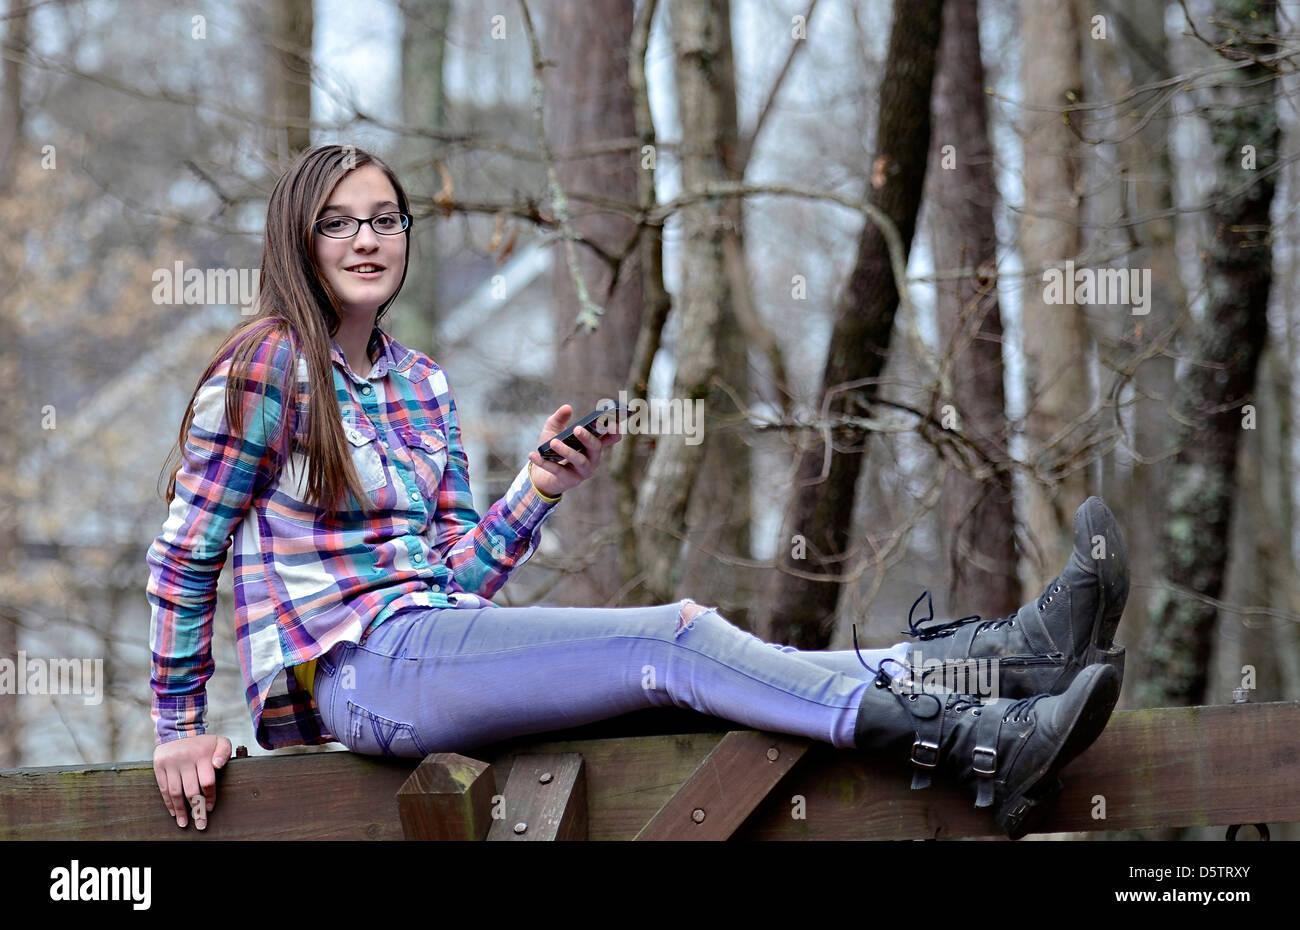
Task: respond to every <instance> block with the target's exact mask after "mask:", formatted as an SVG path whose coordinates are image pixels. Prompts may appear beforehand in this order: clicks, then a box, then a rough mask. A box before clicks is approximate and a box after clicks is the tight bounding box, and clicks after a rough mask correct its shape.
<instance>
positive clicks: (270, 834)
mask: <svg viewBox="0 0 1300 930" xmlns="http://www.w3.org/2000/svg"><path fill="white" fill-rule="evenodd" d="M656 730H658V731H660V732H655V731H656ZM473 756H474V758H469V757H466V756H460V755H455V754H437V755H431V756H429V757H427V758H425V759H423V760H418V759H394V758H376V757H370V756H361V755H357V754H354V753H350V752H323V753H322V752H316V753H305V754H293V755H286V754H278V755H269V756H252V757H243V758H232V759H231V760H230V761H229V762H228V763H227V764H226V766H225V768H224V769H222V770H220V771H219V773H218V778H217V805H216V808H215V810H214V811H213V813H212V816H211V819H210V820H209V825H208V828H207V829H206V830H205V831H203V832H201V833H200V832H198V831H196V830H195V829H194V826H193V824H192V823H191V824H190V825H189V826H187V827H186V828H185V829H184V830H182V829H179V828H178V827H177V826H176V823H175V821H174V820H173V819H172V818H170V817H169V816H168V815H167V812H166V809H165V808H164V807H163V804H162V799H161V797H160V796H159V792H158V787H157V784H156V782H155V780H154V774H153V766H152V764H151V763H150V762H126V763H118V764H111V765H89V766H74V767H44V768H19V769H8V770H3V771H0V840H24V839H41V840H167V839H171V840H180V841H190V842H195V841H198V842H202V841H204V840H207V839H222V840H268V839H277V840H316V839H319V840H326V839H329V840H354V839H374V840H400V839H462V840H464V839H487V840H555V839H591V840H631V839H646V840H650V839H673V840H679V839H707V840H721V839H747V840H845V839H864V840H865V839H919V838H942V837H953V838H956V837H976V836H998V835H999V834H998V831H997V829H996V827H995V825H994V824H993V822H992V817H991V815H990V814H989V813H987V812H986V811H978V810H976V809H975V808H974V807H973V806H972V805H973V801H972V798H971V797H970V796H969V795H967V794H965V793H964V792H963V791H962V789H961V788H960V787H959V786H956V785H954V784H952V783H951V782H949V781H946V780H944V779H942V778H937V779H936V781H935V784H934V785H933V787H931V788H929V789H926V790H923V791H912V790H910V788H909V783H910V773H909V766H908V763H907V762H906V760H892V759H884V758H880V757H877V756H875V755H869V754H866V753H860V752H856V751H853V750H845V749H835V748H834V747H831V746H829V745H827V744H825V743H819V742H814V741H810V740H807V739H802V738H797V737H791V736H785V735H781V734H774V733H765V732H760V731H756V730H737V729H734V724H729V723H726V722H725V721H719V720H715V719H714V718H709V717H703V716H701V715H697V714H691V713H689V712H683V711H676V709H666V711H646V712H642V714H640V715H637V714H633V715H629V716H628V717H625V718H619V719H618V720H615V721H605V722H604V723H603V724H600V725H593V726H592V727H584V728H579V729H577V730H570V731H564V732H562V733H553V734H544V735H542V736H540V737H530V738H527V739H520V740H513V741H510V742H508V743H501V744H497V745H496V746H493V747H488V748H485V749H483V750H480V751H476V752H474V753H473ZM1062 777H1063V780H1064V782H1065V790H1064V791H1063V792H1062V794H1061V796H1060V799H1059V801H1058V802H1057V804H1056V807H1055V809H1054V811H1053V813H1052V815H1051V816H1050V817H1049V818H1048V819H1047V821H1046V822H1045V823H1044V824H1043V827H1042V829H1043V830H1044V831H1045V832H1061V831H1080V830H1085V831H1098V830H1106V831H1109V830H1127V829H1142V828H1155V827H1181V826H1197V825H1199V826H1213V825H1219V826H1223V827H1225V828H1226V827H1228V826H1230V825H1234V824H1259V823H1263V824H1269V823H1272V824H1279V823H1291V822H1296V821H1300V703H1295V702H1290V703H1273V704H1230V705H1216V706H1209V707H1185V708H1163V709H1157V710H1136V711H1119V712H1117V713H1116V714H1115V715H1114V716H1113V717H1112V718H1111V721H1110V723H1109V725H1108V726H1107V728H1106V730H1105V732H1104V733H1102V735H1101V737H1100V738H1099V739H1098V740H1097V742H1096V743H1094V744H1093V745H1092V746H1091V747H1090V748H1089V749H1088V750H1087V752H1085V753H1084V754H1083V755H1082V756H1080V757H1079V758H1078V759H1076V760H1075V761H1074V762H1072V763H1071V764H1070V765H1069V766H1068V767H1066V769H1064V770H1063V772H1062Z"/></svg>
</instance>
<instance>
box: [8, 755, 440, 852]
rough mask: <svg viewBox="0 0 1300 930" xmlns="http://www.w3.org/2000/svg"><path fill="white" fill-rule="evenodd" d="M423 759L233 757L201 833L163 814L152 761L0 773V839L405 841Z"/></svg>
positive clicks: (222, 773) (219, 775)
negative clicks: (410, 795) (408, 787)
mask: <svg viewBox="0 0 1300 930" xmlns="http://www.w3.org/2000/svg"><path fill="white" fill-rule="evenodd" d="M415 764H416V760H414V759H383V758H377V757H373V756H360V755H357V754H355V753H351V752H317V753H304V754H295V755H280V756H250V757H246V758H242V759H241V758H232V759H231V760H230V761H229V762H227V763H226V764H225V766H224V767H223V768H221V769H219V770H218V772H217V804H216V807H215V808H214V809H213V811H212V816H211V817H210V818H209V819H208V827H207V829H206V830H204V831H203V832H202V833H200V832H199V831H198V830H196V829H194V823H193V820H192V819H190V818H186V819H187V821H188V825H187V826H186V827H185V829H181V828H180V827H178V826H176V820H175V818H173V817H171V816H169V815H168V813H167V809H166V808H165V807H164V806H163V800H162V795H161V794H160V793H159V791H158V783H157V781H156V780H155V778H154V773H153V764H152V763H151V762H128V763H121V764H110V765H86V766H76V767H61V766H52V767H40V768H21V769H9V770H6V771H0V840H14V839H40V840H201V839H204V838H208V837H211V838H212V839H219V840H342V839H348V840H365V839H373V840H400V839H401V838H402V828H401V824H400V822H399V820H398V816H397V802H396V799H395V796H396V793H397V789H398V788H400V787H401V786H402V783H403V782H404V781H406V778H407V776H409V775H410V774H411V770H412V769H413V768H414V767H415Z"/></svg>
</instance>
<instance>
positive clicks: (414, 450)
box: [147, 145, 1127, 835]
mask: <svg viewBox="0 0 1300 930" xmlns="http://www.w3.org/2000/svg"><path fill="white" fill-rule="evenodd" d="M410 234H411V218H410V210H409V207H408V204H407V197H406V192H405V191H404V190H403V189H402V185H401V184H400V182H399V181H398V179H397V177H396V176H395V175H394V173H393V172H392V170H390V169H389V167H388V166H387V165H385V164H384V163H383V162H382V161H380V160H379V159H378V158H376V157H374V156H373V155H370V154H368V153H366V152H363V151H360V150H357V149H355V148H352V147H350V146H349V147H344V146H338V145H327V146H321V147H318V148H315V149H312V150H311V151H308V152H306V153H305V154H303V155H302V156H301V157H300V158H299V159H298V160H297V162H296V163H295V164H294V165H293V167H292V168H290V169H289V171H288V172H287V173H286V174H285V175H284V177H283V178H281V179H280V181H279V182H278V183H277V185H276V187H275V190H274V191H273V192H272V194H271V199H270V203H269V206H268V210H267V223H266V241H265V246H264V252H263V258H262V268H261V284H260V288H261V290H260V295H259V299H258V305H259V306H258V312H257V313H256V315H255V316H253V317H251V318H250V319H249V320H247V321H245V322H242V323H241V324H240V325H239V326H238V327H237V328H236V330H235V331H234V332H233V333H231V335H230V336H229V337H228V338H227V339H226V340H225V342H224V343H223V345H222V346H221V347H220V349H219V350H218V351H217V353H216V357H215V358H214V360H213V361H212V363H211V364H209V366H208V368H207V370H206V371H205V372H204V374H203V377H201V378H200V379H199V384H198V386H197V387H196V389H195V391H194V394H193V395H192V396H191V407H190V410H189V411H188V412H187V414H186V417H185V419H184V422H183V423H182V424H181V429H180V436H179V442H178V444H179V446H180V448H181V449H182V450H183V452H182V457H181V462H180V464H179V465H177V467H176V469H175V470H174V471H173V472H172V475H171V480H170V482H169V484H168V487H167V499H168V501H169V504H170V509H169V513H168V518H167V521H166V523H165V524H164V526H163V529H162V532H161V533H160V534H159V536H158V537H157V539H155V540H154V542H153V545H152V546H151V547H150V550H149V553H148V556H147V561H148V564H149V568H150V580H149V584H148V589H147V595H148V600H149V603H150V605H151V608H152V621H151V629H150V639H151V642H152V648H153V663H152V677H151V686H152V689H153V710H152V717H153V721H154V725H155V730H156V736H157V741H158V744H157V748H156V750H155V753H154V771H155V774H156V776H157V780H158V788H159V790H160V792H161V793H162V797H163V802H164V804H165V805H166V807H167V810H168V813H169V814H171V815H172V816H174V817H175V818H176V822H177V824H178V825H179V826H181V827H184V826H185V825H186V822H187V821H186V804H187V801H188V803H189V805H190V807H191V808H192V815H193V817H194V819H195V823H196V826H197V827H198V829H204V827H205V826H206V818H207V811H209V810H212V809H213V806H214V802H215V787H214V785H215V776H214V769H216V768H220V767H221V766H222V765H224V764H225V762H226V760H227V759H229V757H230V752H231V746H230V741H229V740H228V739H226V738H225V737H217V736H214V735H208V734H207V733H206V728H205V725H204V712H205V709H206V700H205V691H204V689H205V685H206V682H207V680H208V678H209V677H210V676H211V675H212V672H213V663H212V650H211V638H212V624H213V619H214V616H213V615H214V608H215V605H216V585H217V577H218V575H219V574H220V572H221V568H222V566H223V564H224V563H225V558H226V551H227V549H228V548H229V547H230V546H231V544H232V543H233V544H234V575H235V581H234V585H235V604H236V615H235V623H236V630H237V649H238V653H239V662H240V668H241V671H242V673H243V678H244V684H245V698H246V700H247V701H248V706H249V709H250V711H251V713H252V720H253V727H254V732H255V734H256V738H257V741H258V743H259V744H260V745H262V746H263V747H265V748H267V749H274V748H277V747H281V746H292V745H301V744H317V743H325V742H330V741H334V740H337V741H338V742H341V743H342V744H343V745H344V746H346V747H347V748H349V749H351V750H353V751H355V752H362V753H371V754H384V755H401V756H412V757H421V756H424V755H426V754H428V753H431V752H442V751H466V750H470V749H473V748H474V747H475V746H479V745H483V744H486V743H491V742H496V741H499V740H502V739H506V738H509V737H513V736H518V735H521V734H528V733H537V732H543V731H548V730H555V729H562V728H567V727H573V726H577V725H580V724H584V723H589V722H592V721H595V720H599V719H602V718H607V717H613V716H616V715H620V714H624V713H628V712H630V711H634V710H638V709H641V708H647V707H656V706H665V705H675V706H678V707H690V708H694V709H695V710H697V711H700V712H702V713H705V714H712V715H714V716H718V717H723V718H726V719H730V720H735V721H737V722H739V723H741V724H743V725H746V726H750V727H755V728H759V729H766V730H774V731H780V732H786V733H792V734H799V735H803V736H807V737H810V738H812V739H817V740H822V741H825V742H829V743H831V744H833V745H835V746H838V747H861V748H867V747H870V748H877V749H890V750H904V749H908V747H911V748H910V750H909V751H910V753H911V756H912V760H913V762H915V763H916V765H917V766H918V776H917V781H916V782H915V784H916V786H918V787H920V786H923V785H924V784H925V783H927V782H928V776H927V775H926V774H923V773H927V772H928V771H929V770H930V769H931V768H933V767H935V766H936V765H938V764H939V763H940V762H941V761H943V762H947V763H948V764H949V766H950V767H953V768H955V769H956V770H957V775H958V778H959V779H962V780H965V781H967V782H968V783H970V785H971V786H972V787H973V788H975V789H976V793H977V797H978V804H977V806H989V805H992V804H996V810H995V813H996V815H997V819H998V822H999V823H1000V824H1001V825H1002V826H1003V828H1004V829H1006V830H1007V832H1009V833H1012V834H1013V835H1016V834H1017V833H1023V832H1025V830H1027V829H1028V828H1029V827H1030V826H1031V825H1032V823H1034V822H1036V818H1037V816H1039V815H1041V812H1042V810H1043V809H1045V808H1046V806H1047V804H1048V803H1049V802H1050V800H1051V799H1052V798H1053V797H1054V796H1055V792H1056V791H1057V790H1058V789H1059V782H1058V781H1057V779H1056V772H1057V770H1059V768H1060V767H1061V766H1063V765H1064V764H1065V763H1066V762H1068V761H1069V760H1070V759H1071V758H1073V756H1075V755H1077V754H1078V753H1079V752H1081V751H1082V750H1083V749H1084V748H1086V746H1087V745H1088V744H1089V743H1090V742H1091V741H1092V740H1093V739H1094V738H1095V737H1096V735H1097V733H1099V732H1100V730H1101V728H1102V727H1103V726H1104V725H1105V722H1106V719H1107V718H1108V716H1109V714H1110V711H1111V708H1112V707H1113V706H1114V703H1115V700H1116V698H1117V696H1118V690H1119V675H1118V674H1117V672H1116V670H1115V669H1113V668H1110V667H1108V666H1105V665H1090V664H1089V663H1091V662H1093V661H1094V660H1095V659H1097V658H1098V657H1099V655H1100V654H1099V652H1098V650H1099V649H1101V650H1104V649H1106V648H1107V647H1109V646H1110V645H1111V636H1112V635H1113V633H1114V628H1115V624H1116V623H1117V622H1118V619H1119V612H1120V611H1122V609H1123V595H1124V594H1126V593H1127V574H1126V569H1124V568H1123V566H1122V564H1121V563H1115V564H1114V565H1107V564H1102V565H1100V566H1098V565H1094V564H1092V562H1091V561H1090V560H1087V559H1086V553H1087V551H1088V549H1087V548H1086V547H1085V548H1084V549H1083V550H1082V551H1083V552H1084V553H1085V556H1084V557H1080V556H1079V553H1080V547H1079V545H1078V543H1077V542H1076V547H1075V550H1076V551H1075V557H1076V558H1084V560H1085V561H1084V562H1080V565H1079V567H1078V569H1077V570H1076V571H1075V574H1074V575H1070V574H1069V572H1070V570H1071V569H1074V568H1075V560H1076V559H1075V558H1072V562H1071V568H1068V569H1067V572H1066V573H1063V575H1062V576H1061V577H1060V578H1058V579H1057V580H1056V582H1054V585H1055V593H1053V591H1052V586H1049V589H1048V591H1045V592H1044V598H1046V601H1047V602H1051V601H1052V599H1053V597H1055V598H1056V603H1057V605H1058V606H1057V608H1056V610H1057V611H1060V610H1061V609H1062V605H1063V604H1065V605H1066V608H1065V613H1064V614H1062V615H1061V616H1059V617H1057V618H1056V619H1055V620H1053V616H1054V615H1053V613H1052V611H1051V610H1048V609H1047V606H1046V605H1045V604H1044V602H1043V600H1042V599H1040V601H1039V603H1038V604H1037V605H1034V604H1030V605H1026V607H1024V608H1022V609H1021V615H1024V616H1020V615H1018V616H1017V618H1009V619H1007V620H1002V621H997V622H995V623H987V622H986V623H982V624H978V626H971V624H972V623H973V622H974V621H977V620H978V617H972V618H964V619H963V620H962V621H958V622H957V623H954V624H948V625H947V626H945V627H944V628H942V629H935V628H932V629H929V630H924V629H921V628H919V627H916V626H915V625H914V626H913V633H914V634H915V635H919V636H921V637H922V639H923V640H924V641H925V642H927V643H929V644H930V645H928V646H927V647H926V648H928V649H929V650H930V653H928V655H934V656H936V657H937V656H938V650H936V647H935V644H938V643H945V642H947V643H949V644H950V645H951V646H952V648H951V649H950V650H949V652H951V654H952V657H967V656H974V657H984V658H985V659H992V660H993V661H994V662H995V663H996V660H997V658H998V657H999V656H1001V657H1002V658H1003V661H1004V662H1008V661H1010V660H1011V659H1014V658H1017V657H1018V658H1021V659H1023V658H1025V657H1026V656H1031V657H1037V658H1039V659H1041V658H1042V657H1043V656H1048V657H1049V658H1048V659H1047V660H1046V661H1045V662H1043V661H1039V662H1034V661H1030V662H1028V663H1021V666H1022V667H1020V668H1019V669H1016V668H1015V667H1014V666H1015V663H1014V662H1012V663H1011V669H1012V670H1011V671H1010V672H1004V674H1002V675H1001V677H1000V678H998V680H997V682H996V684H998V685H1000V687H1001V688H1002V689H1003V693H1009V694H1011V695H1012V696H1011V697H1002V698H998V699H997V700H981V699H980V698H977V697H975V696H973V695H968V694H940V695H938V696H936V695H935V694H934V693H919V692H918V690H917V689H916V688H915V687H914V686H915V684H916V683H915V682H914V681H912V679H911V678H910V677H909V676H908V675H907V674H906V665H905V663H906V661H907V659H908V649H909V646H908V644H907V643H898V644H896V645H895V646H894V647H893V648H891V649H887V650H872V651H865V652H863V653H861V654H860V656H861V657H859V653H857V652H856V651H852V650H845V651H839V652H807V651H799V650H796V649H794V648H792V647H788V646H781V645H777V644H769V643H764V642H763V641H761V640H760V639H758V638H757V637H755V636H753V635H751V634H749V633H746V632H744V631H743V630H740V629H739V628H737V627H735V626H733V625H732V624H731V623H729V622H728V621H727V620H725V619H724V618H723V617H722V616H721V615H719V614H718V612H717V611H716V610H715V609H712V608H706V607H702V606H700V605H697V604H695V603H694V602H693V601H690V600H686V601H681V602H679V603H674V604H665V605H661V606H654V607H638V608H622V609H590V608H583V609H576V608H566V607H514V608H507V607H498V606H497V605H495V604H493V603H492V601H491V600H490V598H491V597H492V595H493V594H495V593H496V591H497V590H499V589H500V588H501V586H502V585H503V584H504V583H505V582H506V580H507V579H508V578H509V576H510V573H511V572H512V571H513V570H514V569H515V568H516V567H518V566H519V565H521V564H522V563H523V562H524V561H525V560H526V559H527V558H528V557H529V556H530V555H531V554H532V552H533V551H534V549H535V548H536V546H537V543H538V540H539V538H540V531H541V526H542V524H543V522H545V520H546V518H547V517H548V516H549V515H550V514H551V512H552V511H553V509H554V508H555V507H556V506H557V504H558V503H559V501H560V500H561V498H562V495H564V494H565V493H566V492H569V491H572V490H573V489H574V488H576V487H577V486H578V485H579V484H581V483H582V482H583V481H585V480H586V479H587V478H589V477H591V475H592V474H593V472H594V471H595V469H596V468H597V467H599V465H600V461H601V455H602V452H603V450H604V448H605V447H607V446H608V445H609V444H611V443H613V442H616V441H618V439H619V436H618V434H617V431H615V432H613V433H610V434H608V435H605V436H604V437H597V436H595V435H593V434H592V433H590V432H589V431H586V430H578V431H577V432H576V436H577V438H579V439H580V440H581V442H582V446H583V448H582V449H581V450H575V449H571V448H569V446H567V445H566V444H564V443H557V444H556V448H557V449H558V451H559V453H560V454H561V456H562V457H563V459H564V461H563V462H561V463H553V462H550V461H547V460H545V459H543V458H542V457H541V456H539V455H538V454H537V452H536V451H532V452H530V453H529V456H528V458H529V462H528V463H527V464H526V465H525V466H524V467H523V468H521V470H520V471H519V473H518V474H517V475H516V476H515V479H514V481H513V483H512V484H511V485H510V488H509V490H508V491H507V492H506V494H505V496H503V497H502V498H501V499H500V500H498V501H497V502H496V503H494V504H493V505H492V506H491V507H490V508H489V509H488V511H487V513H486V514H484V515H483V516H482V517H480V516H479V515H478V513H477V512H476V511H475V509H474V505H473V501H472V499H471V496H470V484H469V462H468V460H467V458H466V456H465V452H464V450H463V448H462V446H461V437H460V421H459V414H458V411H457V409H456V403H455V399H454V395H453V393H452V391H451V388H450V386H449V384H448V381H447V377H446V374H445V373H444V372H443V370H442V369H441V368H439V367H438V366H437V365H436V364H435V363H434V362H433V361H432V360H431V359H429V358H428V357H427V356H425V355H424V354H422V353H420V352H418V351H415V350H412V349H409V348H407V347H406V346H403V345H401V344H400V343H398V342H397V341H396V340H394V339H393V338H392V337H391V336H389V335H388V333H387V332H385V331H384V330H383V329H382V328H380V326H379V323H380V321H381V320H382V319H383V317H384V314H385V313H386V312H387V310H388V308H389V307H390V306H391V305H392V303H393V300H394V299H395V298H396V296H397V294H398V291H399V290H400V289H401V286H402V282H403V281H404V279H405V276H406V264H407V260H408V257H409V255H410ZM571 413H572V410H571V408H570V407H569V405H567V404H566V405H564V406H562V407H560V408H559V409H558V410H557V411H555V413H554V414H553V415H552V416H551V417H550V419H548V420H547V422H546V425H545V426H544V427H543V428H542V431H541V433H540V435H539V437H538V443H539V444H541V443H543V442H545V441H546V440H548V439H550V438H551V437H552V436H554V435H556V434H557V433H558V432H560V431H561V430H562V429H564V427H565V424H566V422H567V421H568V419H569V417H570V415H571ZM1094 501H1095V505H1094V503H1093V502H1094ZM1089 507H1092V510H1088V508H1089ZM1098 507H1100V510H1098V509H1097V508H1098ZM1085 511H1086V512H1085ZM1080 514H1081V515H1083V516H1084V517H1085V523H1087V524H1088V525H1087V526H1086V527H1085V532H1086V536H1085V537H1084V538H1085V539H1090V538H1091V537H1092V534H1093V533H1094V532H1101V533H1102V534H1103V535H1106V536H1107V537H1108V539H1111V540H1112V542H1111V547H1112V552H1116V551H1117V552H1119V553H1120V554H1121V557H1122V545H1123V544H1122V542H1121V541H1120V540H1119V537H1118V530H1117V529H1115V528H1114V523H1113V519H1112V518H1110V515H1109V511H1106V510H1105V506H1104V505H1102V504H1101V502H1100V501H1098V500H1097V499H1095V498H1093V499H1092V500H1090V501H1089V502H1088V504H1085V505H1084V507H1081V508H1080ZM1078 536H1079V529H1078V520H1077V519H1076V537H1078ZM1085 562H1086V564H1085ZM1116 566H1118V567H1116ZM1121 575H1122V577H1121ZM1121 587H1122V591H1121ZM1062 590H1065V591H1066V593H1065V595H1062V593H1061V592H1062ZM1071 592H1072V594H1073V602H1074V603H1072V604H1070V603H1069V602H1070V594H1071ZM1035 607H1036V608H1037V610H1035ZM1017 621H1019V627H1017ZM963 626H965V627H966V629H965V630H964V632H967V633H970V632H971V631H976V632H978V633H979V634H980V638H979V640H978V641H977V640H976V639H975V638H974V635H973V633H972V635H970V636H962V635H961V634H960V633H958V629H959V628H960V627H963ZM886 662H891V663H893V665H892V666H891V667H892V668H894V669H895V671H894V672H893V673H887V672H884V671H883V670H882V668H881V666H882V664H884V663H886ZM1085 665H1088V667H1087V668H1085V667H1084V666H1085ZM1048 673H1050V674H1048ZM1026 676H1028V677H1026ZM1035 676H1036V677H1035ZM904 684H907V685H912V686H913V687H912V688H911V691H910V693H905V689H904V687H902V685H904ZM986 697H987V696H986ZM1013 698H1017V699H1013ZM981 710H984V711H986V713H985V714H984V717H983V718H982V719H983V721H984V722H983V723H981V722H980V712H981ZM965 711H970V713H964V712H965ZM999 720H1000V721H1001V722H1000V723H998V722H997V721H999Z"/></svg>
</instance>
